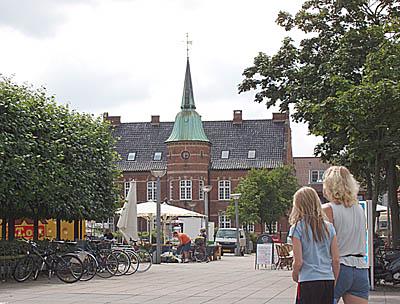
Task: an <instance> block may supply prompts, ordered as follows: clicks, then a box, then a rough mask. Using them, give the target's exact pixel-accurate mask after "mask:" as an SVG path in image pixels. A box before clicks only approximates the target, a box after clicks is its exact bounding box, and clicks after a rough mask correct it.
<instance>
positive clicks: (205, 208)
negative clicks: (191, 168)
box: [202, 185, 212, 245]
mask: <svg viewBox="0 0 400 304" xmlns="http://www.w3.org/2000/svg"><path fill="white" fill-rule="evenodd" d="M202 190H203V192H204V215H205V216H206V219H205V227H204V228H206V245H207V241H208V239H209V238H208V193H209V192H210V191H211V190H212V186H211V185H207V186H203V189H202Z"/></svg>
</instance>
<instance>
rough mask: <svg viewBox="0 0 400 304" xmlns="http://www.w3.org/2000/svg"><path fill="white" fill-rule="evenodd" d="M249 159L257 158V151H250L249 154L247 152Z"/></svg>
mask: <svg viewBox="0 0 400 304" xmlns="http://www.w3.org/2000/svg"><path fill="white" fill-rule="evenodd" d="M247 158H256V150H249V152H247Z"/></svg>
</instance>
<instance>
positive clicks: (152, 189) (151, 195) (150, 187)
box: [147, 181, 157, 201]
mask: <svg viewBox="0 0 400 304" xmlns="http://www.w3.org/2000/svg"><path fill="white" fill-rule="evenodd" d="M147 200H148V201H156V200H157V182H156V181H151V182H147Z"/></svg>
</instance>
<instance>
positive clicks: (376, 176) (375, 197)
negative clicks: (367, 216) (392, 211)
mask: <svg viewBox="0 0 400 304" xmlns="http://www.w3.org/2000/svg"><path fill="white" fill-rule="evenodd" d="M379 155H380V153H377V154H376V158H375V168H374V171H375V172H374V182H373V191H372V218H373V219H376V205H377V204H378V196H379V190H380V189H379V178H380V173H381V168H380V166H379V163H380V159H379ZM372 231H374V232H375V220H374V221H372Z"/></svg>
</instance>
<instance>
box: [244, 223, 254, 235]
mask: <svg viewBox="0 0 400 304" xmlns="http://www.w3.org/2000/svg"><path fill="white" fill-rule="evenodd" d="M246 228H247V232H252V233H253V232H254V231H255V229H254V224H247V227H246Z"/></svg>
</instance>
